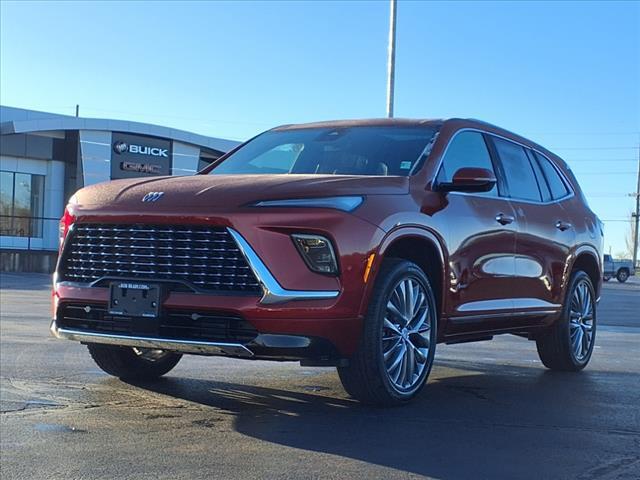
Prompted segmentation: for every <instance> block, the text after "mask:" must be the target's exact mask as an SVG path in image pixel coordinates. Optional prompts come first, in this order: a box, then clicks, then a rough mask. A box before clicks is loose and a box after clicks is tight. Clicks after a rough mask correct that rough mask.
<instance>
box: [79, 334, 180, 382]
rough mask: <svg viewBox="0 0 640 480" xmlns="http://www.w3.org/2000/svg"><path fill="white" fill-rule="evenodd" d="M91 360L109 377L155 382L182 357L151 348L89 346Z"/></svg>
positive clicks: (91, 344) (92, 344) (94, 344)
mask: <svg viewBox="0 0 640 480" xmlns="http://www.w3.org/2000/svg"><path fill="white" fill-rule="evenodd" d="M87 348H88V349H89V353H90V354H91V358H93V361H94V362H96V364H97V365H98V366H99V367H100V368H101V369H102V370H103V371H105V372H106V373H108V374H109V375H113V376H114V377H118V378H122V379H125V380H153V379H156V378H158V377H161V376H162V375H164V374H165V373H168V372H169V371H170V370H171V369H172V368H173V367H175V366H176V365H177V364H178V362H179V361H180V358H182V355H180V354H179V353H174V352H167V351H165V350H154V349H150V348H132V347H116V346H112V345H101V344H97V343H89V344H87Z"/></svg>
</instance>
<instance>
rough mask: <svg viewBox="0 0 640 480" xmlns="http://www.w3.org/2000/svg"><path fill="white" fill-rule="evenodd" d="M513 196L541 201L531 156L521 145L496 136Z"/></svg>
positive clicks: (494, 141)
mask: <svg viewBox="0 0 640 480" xmlns="http://www.w3.org/2000/svg"><path fill="white" fill-rule="evenodd" d="M493 143H494V144H495V146H496V150H497V151H498V156H499V157H500V161H501V162H502V169H503V170H504V174H505V177H506V178H505V180H506V182H507V185H508V187H509V196H510V197H511V198H520V199H523V200H534V201H538V202H539V201H540V200H541V196H540V190H539V189H538V182H537V181H536V177H535V174H534V173H533V168H532V167H531V163H530V162H529V158H528V157H527V154H526V153H525V151H524V148H522V147H521V146H520V145H517V144H515V143H512V142H509V141H508V140H503V139H501V138H497V137H496V138H494V139H493Z"/></svg>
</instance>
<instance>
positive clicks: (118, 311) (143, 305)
mask: <svg viewBox="0 0 640 480" xmlns="http://www.w3.org/2000/svg"><path fill="white" fill-rule="evenodd" d="M161 293H162V292H161V288H160V285H157V284H152V283H145V282H136V281H120V282H111V283H110V284H109V314H111V315H123V316H127V317H144V318H157V317H158V315H159V314H160V302H161Z"/></svg>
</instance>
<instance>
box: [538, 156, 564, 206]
mask: <svg viewBox="0 0 640 480" xmlns="http://www.w3.org/2000/svg"><path fill="white" fill-rule="evenodd" d="M536 158H537V159H538V162H539V163H540V168H542V170H543V171H544V175H545V177H547V182H548V183H549V188H550V189H551V195H552V196H553V198H554V199H557V198H562V197H565V196H566V195H568V193H569V190H568V189H567V186H566V185H565V183H564V182H563V181H562V178H560V174H559V173H558V171H557V170H556V168H555V167H554V166H553V165H551V162H549V160H547V159H546V158H545V157H543V156H542V155H540V154H539V153H536Z"/></svg>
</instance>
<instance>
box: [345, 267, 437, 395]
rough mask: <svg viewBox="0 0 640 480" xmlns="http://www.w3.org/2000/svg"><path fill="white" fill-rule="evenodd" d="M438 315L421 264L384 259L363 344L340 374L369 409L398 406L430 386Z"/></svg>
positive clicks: (369, 310) (364, 331)
mask: <svg viewBox="0 0 640 480" xmlns="http://www.w3.org/2000/svg"><path fill="white" fill-rule="evenodd" d="M436 329H437V314H436V306H435V300H434V296H433V290H432V288H431V284H430V283H429V279H428V278H427V276H426V275H425V274H424V272H423V271H422V270H421V269H420V267H418V266H417V265H416V264H414V263H412V262H409V261H406V260H399V259H388V260H385V261H384V263H383V265H382V268H381V270H380V273H379V274H378V279H377V280H376V284H375V286H374V290H373V292H372V296H371V301H370V304H369V308H368V311H367V315H366V317H365V319H364V327H363V332H362V337H361V339H360V345H359V347H358V351H357V352H356V354H355V355H354V356H353V357H352V358H351V359H350V362H349V366H348V367H339V368H338V374H339V375H340V380H341V381H342V384H343V386H344V388H345V390H346V391H347V392H348V393H349V394H350V395H351V396H352V397H354V398H356V399H358V400H360V401H361V402H363V403H366V404H374V405H385V406H390V405H399V404H402V403H405V402H407V401H409V400H411V399H412V398H413V397H415V396H416V395H417V394H418V393H419V392H420V390H421V389H422V387H423V386H424V385H425V383H426V380H427V377H428V376H429V372H430V371H431V366H432V365H433V357H434V354H435V347H436Z"/></svg>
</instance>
